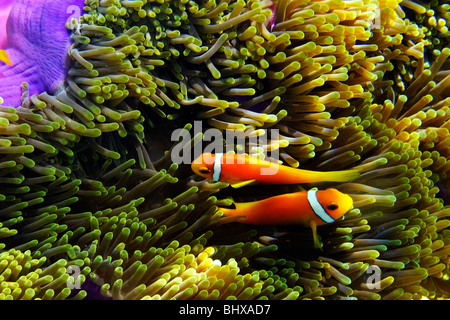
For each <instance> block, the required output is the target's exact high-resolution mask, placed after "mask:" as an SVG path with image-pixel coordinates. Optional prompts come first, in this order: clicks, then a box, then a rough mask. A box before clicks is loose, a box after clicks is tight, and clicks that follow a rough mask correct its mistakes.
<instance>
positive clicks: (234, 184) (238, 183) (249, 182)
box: [230, 180, 256, 189]
mask: <svg viewBox="0 0 450 320" xmlns="http://www.w3.org/2000/svg"><path fill="white" fill-rule="evenodd" d="M255 181H256V180H248V181H241V182H237V183H232V184H230V185H231V186H232V187H233V188H236V189H238V188H242V187H244V186H248V185H250V184H252V183H254V182H255Z"/></svg>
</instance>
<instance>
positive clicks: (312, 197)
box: [308, 188, 334, 223]
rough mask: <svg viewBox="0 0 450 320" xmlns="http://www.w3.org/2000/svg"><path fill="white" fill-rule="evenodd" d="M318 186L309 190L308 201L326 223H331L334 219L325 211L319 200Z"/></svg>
mask: <svg viewBox="0 0 450 320" xmlns="http://www.w3.org/2000/svg"><path fill="white" fill-rule="evenodd" d="M316 193H317V188H312V189H311V190H309V191H308V202H309V205H310V206H311V208H312V209H313V211H314V213H315V214H316V215H317V216H318V217H319V218H320V219H322V220H323V221H325V222H326V223H331V222H333V221H334V219H333V218H332V217H331V216H330V215H329V214H328V213H327V212H326V211H325V209H324V208H323V207H322V205H321V204H320V203H319V200H317V195H316Z"/></svg>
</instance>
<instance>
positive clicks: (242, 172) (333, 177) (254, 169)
mask: <svg viewBox="0 0 450 320" xmlns="http://www.w3.org/2000/svg"><path fill="white" fill-rule="evenodd" d="M191 168H192V170H193V171H194V172H195V173H196V174H198V175H200V176H202V177H205V178H208V179H213V180H214V181H221V182H226V183H229V184H231V185H232V186H233V187H241V186H243V185H246V184H248V183H251V182H259V183H265V184H297V183H311V182H319V181H329V182H346V181H351V180H353V179H356V178H358V177H359V171H357V170H342V171H324V172H320V171H311V170H303V169H297V168H292V167H288V166H284V165H280V164H277V163H273V162H270V161H265V160H261V159H259V158H257V157H254V156H249V155H246V154H231V153H216V154H211V153H203V154H202V155H201V156H199V157H198V158H197V159H195V160H194V161H193V162H192V164H191Z"/></svg>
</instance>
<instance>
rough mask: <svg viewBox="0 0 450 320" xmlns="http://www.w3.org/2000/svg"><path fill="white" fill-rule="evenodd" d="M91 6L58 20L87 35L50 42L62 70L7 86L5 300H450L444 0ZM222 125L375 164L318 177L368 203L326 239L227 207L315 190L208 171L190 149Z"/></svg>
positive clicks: (270, 144)
mask: <svg viewBox="0 0 450 320" xmlns="http://www.w3.org/2000/svg"><path fill="white" fill-rule="evenodd" d="M39 3H40V2H39ZM18 4H22V2H20V1H16V2H15V4H14V6H16V7H14V6H13V7H12V11H11V12H12V13H11V16H12V17H18V16H17V15H15V14H13V12H15V11H14V10H17V9H14V8H17V7H18V6H19V5H18ZM84 4H85V6H84V7H83V12H82V13H81V15H80V18H79V20H77V19H73V20H69V21H67V10H65V9H67V8H60V9H61V10H62V9H64V12H65V13H64V15H59V14H57V15H58V17H59V18H61V19H62V18H63V17H64V20H61V21H59V20H58V21H59V22H57V24H58V27H61V26H65V27H67V31H66V32H67V35H68V38H67V39H70V46H68V47H66V46H63V47H58V48H56V49H55V48H53V49H52V48H50V47H51V46H50V45H49V44H48V43H47V44H46V43H42V42H41V40H39V41H38V40H36V39H33V40H35V41H36V43H37V44H36V45H42V46H48V50H50V51H51V50H56V51H57V54H58V56H59V57H62V60H59V61H64V59H65V58H68V59H70V61H71V63H70V65H68V66H67V68H65V67H64V66H60V65H58V66H56V65H55V66H54V67H55V69H57V72H53V71H49V72H50V73H51V74H52V75H54V76H56V77H57V78H58V79H59V80H61V79H62V82H59V83H58V85H57V86H56V87H54V86H52V85H50V84H54V83H55V82H54V81H53V80H52V81H49V83H47V84H46V85H45V86H37V85H36V82H34V81H32V78H21V77H22V75H21V74H17V77H18V78H20V79H21V80H20V82H22V81H25V83H23V84H22V83H15V82H14V83H13V82H8V83H10V85H11V86H14V89H13V90H9V89H8V90H6V89H5V88H3V87H0V96H2V97H3V98H4V100H5V101H4V105H3V106H0V133H1V137H0V176H1V178H2V179H1V182H0V183H1V188H0V190H1V194H0V279H1V281H0V289H1V290H0V298H1V299H66V298H67V299H83V298H86V297H87V298H90V295H92V296H93V293H92V291H91V288H92V287H94V288H96V289H97V291H98V292H100V294H101V297H103V298H109V299H110V298H112V299H178V300H182V299H245V300H249V299H269V300H276V299H421V298H423V297H426V298H429V299H441V298H444V299H448V298H449V295H450V287H449V263H450V260H449V254H450V240H449V239H450V232H449V227H450V222H449V219H448V217H449V216H450V208H449V206H448V194H447V190H448V183H449V182H448V175H449V169H450V167H449V164H448V159H449V156H450V155H449V118H450V113H449V112H450V111H449V105H450V101H449V99H448V98H447V97H448V93H449V89H450V82H449V81H448V79H449V76H448V69H449V66H450V65H449V62H448V61H449V60H448V57H449V55H450V50H449V49H448V48H445V45H442V44H443V43H444V42H445V41H446V40H445V39H447V38H446V32H447V31H446V30H445V26H443V25H442V24H443V22H440V21H441V20H439V19H444V18H445V19H447V18H446V17H447V15H448V11H449V8H448V7H447V6H446V5H445V4H438V3H432V4H430V6H432V7H433V8H434V9H427V10H428V11H426V12H427V13H428V12H429V11H430V10H435V12H439V16H441V18H439V19H437V20H436V19H435V20H436V23H433V20H431V21H430V19H428V22H426V23H428V24H429V25H432V26H433V27H434V28H435V29H431V31H430V29H429V27H427V26H426V25H425V22H423V21H424V20H420V21H419V19H418V17H415V16H414V18H413V16H411V10H412V11H416V12H417V13H419V14H420V13H421V11H422V9H421V8H425V7H424V6H422V5H420V4H417V3H415V2H413V1H402V2H400V3H398V2H397V1H381V0H380V1H374V0H370V1H369V0H357V1H341V0H333V1H327V2H323V1H316V0H311V1H281V0H280V1H274V2H272V1H259V0H258V1H256V0H248V1H246V0H237V1H221V2H219V3H217V2H216V1H213V0H211V1H203V2H195V1H183V0H180V1H178V0H177V1H173V0H170V1H147V0H133V1H131V0H127V1H125V0H102V1H93V0H86V1H85V2H84ZM78 5H81V4H78ZM20 7H21V8H23V10H26V8H24V7H23V6H20ZM51 7H52V5H46V6H45V10H49V9H48V8H51ZM43 8H44V6H42V4H40V5H38V4H36V5H35V6H31V7H30V8H29V10H37V11H38V14H44V13H45V12H44V11H45V10H44V9H43ZM430 8H431V7H430ZM42 10H44V11H42ZM58 10H59V9H58ZM418 10H419V11H418ZM8 12H9V11H8ZM17 19H18V18H17ZM17 19H16V20H17ZM16 20H14V19H12V18H11V19H10V20H8V21H10V22H8V23H11V24H12V25H14V26H16V27H17V26H20V24H19V22H17V21H16ZM446 21H448V19H447V20H446ZM66 22H67V23H66ZM16 30H22V29H20V28H18V29H16ZM433 30H434V31H433ZM436 30H437V31H436ZM30 31H33V30H30ZM50 33H51V32H50ZM46 36H47V37H48V33H47V35H46ZM39 39H41V38H39ZM434 39H438V40H439V41H437V40H434ZM430 43H432V44H433V45H434V46H433V47H432V50H431V51H430V48H431V47H430ZM42 50H43V51H42V52H46V51H45V50H47V49H42ZM11 58H12V59H13V60H15V61H17V63H19V64H22V63H30V66H33V67H40V68H41V70H42V71H43V72H44V71H45V70H46V69H45V68H44V67H42V66H44V65H46V64H45V61H46V60H45V59H43V58H42V57H41V56H35V57H33V59H28V58H27V59H26V58H24V57H23V56H21V57H19V56H17V57H16V56H13V55H11ZM0 68H4V69H1V70H6V68H9V66H7V65H6V64H5V65H3V64H2V65H0ZM1 70H0V72H1ZM8 70H12V69H8ZM49 70H51V69H49ZM45 72H47V71H45ZM61 74H63V78H61ZM35 75H36V74H34V76H35ZM3 76H4V77H5V76H7V79H9V78H8V77H10V79H12V78H15V76H13V75H12V74H11V75H6V74H3ZM42 80H45V81H46V80H48V79H47V78H43V79H42ZM2 83H4V82H2ZM196 121H201V123H202V127H203V128H202V130H201V132H196V130H195V122H196ZM211 128H214V129H219V130H220V131H221V132H222V133H223V134H224V135H225V134H227V133H228V132H229V131H230V130H234V131H239V132H245V134H246V137H247V138H246V139H244V140H243V141H240V143H239V144H234V143H231V141H226V139H220V141H214V142H215V143H217V144H218V145H220V146H222V147H224V148H225V149H226V150H227V151H229V152H247V153H251V154H256V155H259V156H266V157H267V158H274V159H276V160H279V161H280V162H283V163H284V164H287V165H290V166H293V167H299V166H301V167H302V168H308V169H312V170H323V171H326V170H341V169H349V168H353V169H357V170H358V171H359V172H360V177H359V178H357V179H355V180H354V181H349V182H346V183H318V184H317V186H318V187H319V188H326V187H329V186H332V187H334V188H337V189H338V190H340V191H341V192H344V193H346V194H349V195H350V196H351V197H352V199H353V202H354V208H353V209H352V210H350V211H349V212H348V213H347V214H346V215H345V216H344V217H343V218H341V219H339V220H338V221H336V222H335V223H332V224H328V225H325V226H321V227H319V228H318V234H319V235H320V238H321V242H322V248H321V249H320V250H316V249H314V245H313V239H312V235H311V232H310V230H307V229H304V228H301V227H298V226H289V227H283V228H282V227H275V226H274V227H257V226H249V225H243V224H240V223H239V218H238V217H223V215H222V212H221V211H220V210H218V209H217V208H218V207H221V206H224V205H229V204H230V202H231V201H230V199H229V196H232V197H233V198H234V199H235V200H243V201H254V200H255V199H260V198H264V197H269V196H272V195H274V194H280V193H286V192H289V191H293V190H297V189H298V188H308V187H312V185H304V186H280V187H279V188H277V189H274V188H272V187H271V186H246V187H244V188H242V189H239V190H238V191H236V190H234V189H233V188H230V187H229V186H228V184H226V183H222V182H213V181H209V180H206V179H202V178H200V177H198V176H195V174H193V172H192V171H191V170H190V167H189V164H190V163H189V162H188V163H180V162H177V161H175V160H174V159H173V158H172V155H173V152H174V150H181V152H182V153H183V155H189V154H191V155H192V154H194V153H195V150H198V146H203V145H206V144H207V143H208V142H209V141H208V139H207V135H206V130H207V129H211ZM180 129H183V130H180ZM269 129H276V130H269ZM174 132H178V133H177V134H174ZM250 137H265V138H267V139H265V140H261V141H264V142H263V143H261V144H255V140H254V139H250ZM277 154H279V159H278V158H277V157H276V155H277Z"/></svg>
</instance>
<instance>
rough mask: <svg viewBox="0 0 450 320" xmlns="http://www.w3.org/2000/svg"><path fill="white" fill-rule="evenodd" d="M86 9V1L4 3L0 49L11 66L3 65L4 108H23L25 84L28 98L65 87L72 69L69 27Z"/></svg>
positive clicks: (0, 9)
mask: <svg viewBox="0 0 450 320" xmlns="http://www.w3.org/2000/svg"><path fill="white" fill-rule="evenodd" d="M83 5H84V1H83V0H72V1H67V0H56V1H55V0H6V1H2V4H1V5H0V18H1V19H0V21H2V22H1V23H0V39H3V40H1V42H0V49H2V50H5V52H6V53H7V55H8V56H9V60H11V62H12V64H11V65H8V64H6V63H4V62H0V77H1V78H2V81H1V83H0V97H2V99H3V105H4V106H9V107H18V106H19V105H20V104H21V97H22V88H21V85H22V83H24V82H26V83H28V93H29V95H33V94H39V93H42V92H48V93H50V94H53V93H54V92H56V91H57V90H58V89H59V88H61V87H62V85H63V84H64V80H65V78H66V75H67V72H68V69H69V67H70V57H69V55H68V50H69V47H70V45H71V42H70V31H69V30H68V29H67V28H66V23H67V22H68V21H70V20H71V18H79V17H80V15H81V13H82V10H83ZM12 39H14V40H12Z"/></svg>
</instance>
